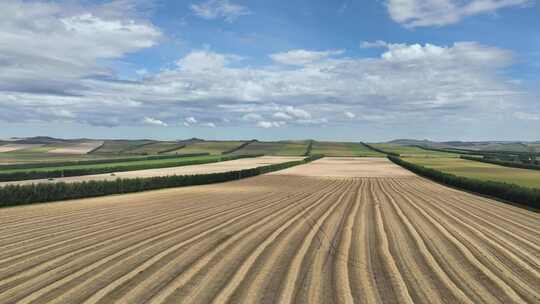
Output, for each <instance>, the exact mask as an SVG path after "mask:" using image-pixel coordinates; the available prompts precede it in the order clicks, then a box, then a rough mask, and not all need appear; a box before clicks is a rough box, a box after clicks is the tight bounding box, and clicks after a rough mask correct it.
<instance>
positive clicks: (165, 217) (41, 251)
mask: <svg viewBox="0 0 540 304" xmlns="http://www.w3.org/2000/svg"><path fill="white" fill-rule="evenodd" d="M268 197H272V195H268ZM239 204H240V206H243V205H244V204H245V203H244V202H242V201H239ZM171 207H172V209H170V210H171V211H173V212H167V213H165V214H158V215H155V216H152V217H147V218H141V219H139V220H138V221H135V222H132V223H126V224H124V225H121V226H116V227H112V228H111V229H110V230H111V231H114V233H115V234H114V235H113V237H114V236H115V235H122V234H124V233H126V232H131V231H132V230H134V229H135V230H136V229H139V226H137V225H138V224H141V227H142V228H141V229H144V227H147V226H149V225H150V224H156V223H157V224H159V223H161V222H162V221H169V220H170V219H171V218H172V219H174V218H175V216H176V215H177V214H182V215H183V216H182V218H187V217H191V216H193V214H191V215H190V214H183V213H184V212H183V211H182V210H180V211H176V210H174V206H171ZM219 208H224V207H219ZM225 208H226V207H225ZM204 212H206V210H203V211H198V213H197V214H200V213H203V215H204ZM124 230H126V232H124ZM104 232H107V231H106V230H102V231H101V232H100V231H98V232H96V233H94V235H97V236H100V237H101V236H103V237H105V238H106V239H105V240H103V239H101V238H99V237H98V238H95V239H92V238H89V236H90V235H85V236H82V237H77V239H82V240H83V241H81V242H72V241H70V240H68V241H65V242H62V243H52V244H50V245H47V246H42V247H41V248H38V249H35V250H30V251H26V252H23V253H21V254H19V255H14V256H11V257H9V258H5V259H3V260H2V261H0V266H1V265H2V264H5V265H6V267H7V268H15V266H16V265H18V263H15V262H14V261H16V260H21V261H20V263H22V264H23V265H25V266H28V264H29V261H28V260H27V259H25V258H27V257H28V256H31V257H32V258H34V259H35V258H37V257H38V256H40V255H47V256H50V255H54V254H60V255H61V254H63V253H65V252H68V253H71V252H73V251H75V250H78V248H83V249H84V248H87V247H95V246H94V245H99V244H100V243H102V242H107V240H108V239H110V238H111V236H110V235H107V234H104ZM72 243H73V246H75V248H71V247H69V245H71V244H72ZM63 244H68V247H66V246H63V247H62V245H63ZM55 247H58V248H55ZM53 249H54V250H53ZM0 273H1V272H0ZM0 277H1V276H0ZM0 282H1V281H0Z"/></svg>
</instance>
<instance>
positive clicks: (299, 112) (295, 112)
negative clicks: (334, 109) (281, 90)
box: [282, 106, 311, 119]
mask: <svg viewBox="0 0 540 304" xmlns="http://www.w3.org/2000/svg"><path fill="white" fill-rule="evenodd" d="M282 111H284V112H286V113H288V114H290V115H292V116H294V117H296V118H303V119H309V118H311V114H310V113H309V112H308V111H306V110H303V109H299V108H295V107H293V106H286V107H283V108H282Z"/></svg>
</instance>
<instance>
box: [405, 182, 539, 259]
mask: <svg viewBox="0 0 540 304" xmlns="http://www.w3.org/2000/svg"><path fill="white" fill-rule="evenodd" d="M401 185H402V186H404V187H406V188H407V189H409V188H410V191H413V192H414V193H420V194H422V195H424V196H425V197H426V198H427V199H430V200H432V201H433V196H431V195H430V194H428V193H426V192H425V191H423V190H424V189H425V188H419V187H412V186H411V187H409V186H405V185H403V184H401ZM438 199H439V200H444V202H445V204H447V205H448V206H449V207H450V206H451V207H452V208H455V209H458V210H460V213H458V214H459V215H461V216H465V217H474V222H476V221H480V222H482V223H483V226H484V227H489V230H490V231H493V232H494V233H495V232H496V234H497V235H499V236H501V237H502V235H507V236H508V237H509V238H510V239H511V243H512V247H516V246H518V245H517V244H516V243H519V244H520V246H524V247H527V248H528V249H529V251H532V252H540V245H538V244H539V243H540V241H538V242H536V241H535V240H536V239H538V237H537V235H538V233H537V232H535V233H534V236H530V235H526V236H521V235H520V234H524V233H525V230H524V229H522V227H515V226H507V225H501V220H500V218H493V217H490V216H486V215H485V214H484V215H477V214H476V213H473V212H470V207H471V205H474V204H471V203H468V202H467V201H465V200H464V199H459V198H451V197H445V196H439V197H438ZM441 207H442V206H441ZM448 210H451V209H448ZM503 221H504V220H503ZM494 223H497V225H495V224H494ZM539 223H540V222H539ZM538 229H540V227H538ZM501 234H502V235H501ZM508 237H507V238H505V239H508ZM530 239H532V240H530ZM520 251H523V250H520Z"/></svg>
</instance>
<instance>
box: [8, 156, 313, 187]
mask: <svg viewBox="0 0 540 304" xmlns="http://www.w3.org/2000/svg"><path fill="white" fill-rule="evenodd" d="M302 159H304V158H303V157H295V156H290V157H289V156H261V157H250V158H240V159H235V160H227V161H221V162H214V163H207V164H200V165H188V166H178V167H166V168H157V169H145V170H134V171H119V172H115V173H114V174H111V173H105V174H91V175H81V176H70V177H61V178H54V179H30V180H22V181H13V182H0V187H1V186H6V185H29V184H40V183H58V182H64V183H74V182H88V181H102V180H115V179H117V178H137V177H142V178H145V177H156V176H169V175H193V174H207V173H219V172H228V171H235V170H241V169H250V168H256V167H260V166H266V165H272V164H279V163H284V162H289V161H296V160H302Z"/></svg>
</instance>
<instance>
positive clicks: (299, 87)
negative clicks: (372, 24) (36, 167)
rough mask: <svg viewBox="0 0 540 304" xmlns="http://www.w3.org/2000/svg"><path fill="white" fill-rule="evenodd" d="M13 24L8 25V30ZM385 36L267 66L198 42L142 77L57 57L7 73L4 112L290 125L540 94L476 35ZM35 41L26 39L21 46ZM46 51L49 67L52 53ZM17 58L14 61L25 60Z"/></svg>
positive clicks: (465, 107) (523, 100)
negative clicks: (530, 91) (362, 50)
mask: <svg viewBox="0 0 540 304" xmlns="http://www.w3.org/2000/svg"><path fill="white" fill-rule="evenodd" d="M42 12H43V14H47V12H46V10H43V11H42ZM105 20H108V19H105ZM0 22H3V21H1V20H0ZM91 22H92V21H91ZM136 23H137V24H146V23H145V22H143V21H137V22H136ZM4 29H5V28H2V27H0V33H2V32H3V31H4ZM39 39H42V40H43V39H45V38H43V37H41V38H39ZM0 41H2V40H0ZM378 45H379V47H384V49H383V50H382V52H381V55H380V56H374V57H342V56H337V55H334V56H322V57H321V56H318V57H317V56H315V57H312V58H311V59H309V60H307V59H306V60H307V61H309V64H305V65H292V66H283V65H281V64H271V65H268V66H264V67H259V66H255V67H253V66H243V67H238V66H237V65H233V64H231V62H233V61H235V60H236V59H237V58H238V57H237V56H235V55H232V54H220V53H217V52H213V51H210V50H194V51H192V52H191V53H188V54H187V55H185V56H184V57H183V58H180V59H179V60H178V61H177V65H171V66H169V67H168V68H164V69H162V70H161V71H159V72H155V73H152V72H150V73H147V74H146V75H145V76H144V77H140V79H138V80H136V81H118V80H116V79H115V78H114V77H113V76H109V77H105V78H104V77H92V76H91V75H89V74H88V70H92V68H94V69H97V70H105V69H104V68H103V67H101V66H100V65H98V64H97V62H98V61H99V60H94V61H92V60H89V61H87V60H82V63H80V64H81V66H83V67H84V72H83V71H82V70H83V69H80V70H79V66H78V65H77V64H76V65H75V66H77V69H71V68H65V66H64V65H63V64H59V65H58V66H55V65H50V67H51V68H55V69H58V70H56V71H55V72H54V73H50V74H48V73H40V71H39V70H35V72H32V71H34V70H29V71H31V72H28V75H31V79H32V81H22V80H21V79H22V77H23V76H21V75H24V73H23V74H20V73H19V74H17V73H13V74H6V73H2V74H0V109H2V111H0V120H3V121H17V122H33V121H70V122H71V121H79V122H81V123H85V124H90V125H105V126H115V125H132V124H140V123H141V117H152V116H153V115H159V116H158V117H159V118H160V119H164V120H167V121H169V120H171V121H172V120H173V119H175V117H174V116H171V115H172V114H171V113H177V114H176V115H181V116H180V117H186V118H188V117H193V119H195V117H196V119H195V122H193V121H191V120H190V121H191V122H190V121H188V120H186V119H185V118H184V119H181V121H180V122H179V125H186V126H191V125H200V126H202V123H205V122H216V121H219V122H221V121H223V122H226V123H227V124H228V125H233V126H238V127H241V126H246V125H247V126H250V125H254V124H257V123H258V122H260V123H261V127H262V126H263V125H266V126H268V125H271V127H276V125H280V126H285V124H280V123H279V122H285V121H286V122H287V123H286V125H287V126H290V125H308V124H314V125H315V124H333V123H336V124H340V123H352V122H353V121H358V120H362V121H365V122H368V123H374V124H375V123H377V124H378V123H385V122H387V121H389V118H391V120H392V121H393V122H395V123H398V122H404V123H406V122H408V121H410V120H411V119H415V121H418V120H420V119H425V120H429V119H436V118H437V117H441V115H450V114H452V115H455V116H462V117H471V116H473V115H475V114H474V113H478V112H481V113H483V114H482V115H486V116H487V115H493V117H496V115H497V113H513V112H516V111H524V112H526V110H524V109H528V107H527V103H528V104H531V103H533V102H534V101H531V100H532V99H531V98H530V97H528V96H527V95H526V94H525V92H523V91H522V89H521V87H520V85H519V84H518V83H516V82H513V81H511V80H512V79H510V78H509V77H508V76H507V75H508V74H505V73H501V71H502V70H503V69H506V68H507V67H509V66H510V65H511V64H512V62H513V60H512V53H510V52H508V51H506V50H504V49H500V48H495V47H489V46H485V45H482V44H479V43H475V42H458V43H455V44H453V45H449V46H441V45H433V44H425V45H420V44H392V43H378ZM1 47H3V46H2V45H1V44H0V48H1ZM106 47H108V46H106ZM26 50H27V49H26V48H25V47H24V45H23V47H21V48H20V50H19V51H18V52H19V53H20V54H24V52H25V51H26ZM30 51H32V52H33V50H29V52H30ZM74 52H77V50H75V51H74ZM306 52H310V51H306ZM44 53H46V52H44ZM2 54H3V53H2ZM59 54H60V55H63V54H65V56H63V58H60V59H59V60H64V59H66V58H69V60H70V61H72V62H74V63H78V62H79V61H78V60H77V59H76V58H77V56H78V55H77V54H71V53H69V50H67V49H66V50H62V52H60V53H59ZM21 56H22V55H21ZM36 56H37V55H36ZM17 58H18V57H17ZM22 58H27V57H24V56H22ZM18 60H22V59H18ZM43 60H44V62H45V67H47V68H46V70H47V69H48V68H49V66H48V65H47V62H48V60H49V59H47V58H46V59H43ZM310 60H311V61H310ZM0 61H1V59H0ZM15 62H18V61H15ZM39 62H41V58H40V57H39V58H38V59H36V60H35V61H33V66H32V67H30V66H28V69H38V68H39V67H40V65H39V64H38V63H39ZM60 62H63V61H60ZM87 62H91V64H87ZM304 62H306V61H304ZM21 64H22V66H23V67H24V66H26V65H25V64H26V63H21ZM12 65H13V67H11V65H8V68H7V69H10V68H13V69H15V68H17V64H15V63H13V64H12ZM88 67H90V68H88ZM47 71H48V70H47ZM74 71H75V73H74ZM107 73H108V74H107V75H110V74H111V72H110V71H107ZM13 75H17V76H16V77H14V76H13ZM15 88H17V89H15ZM53 108H55V109H65V110H66V111H69V112H70V113H71V117H62V115H58V113H54V111H51V110H50V109H53ZM346 111H350V112H351V113H357V114H356V115H357V117H356V119H355V120H351V121H346V120H344V119H343V118H344V113H345V112H346ZM509 111H510V112H509ZM154 113H159V114H154ZM279 113H281V114H279ZM359 113H362V114H359ZM345 115H346V114H345ZM379 118H380V119H379ZM201 122H202V123H201Z"/></svg>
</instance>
